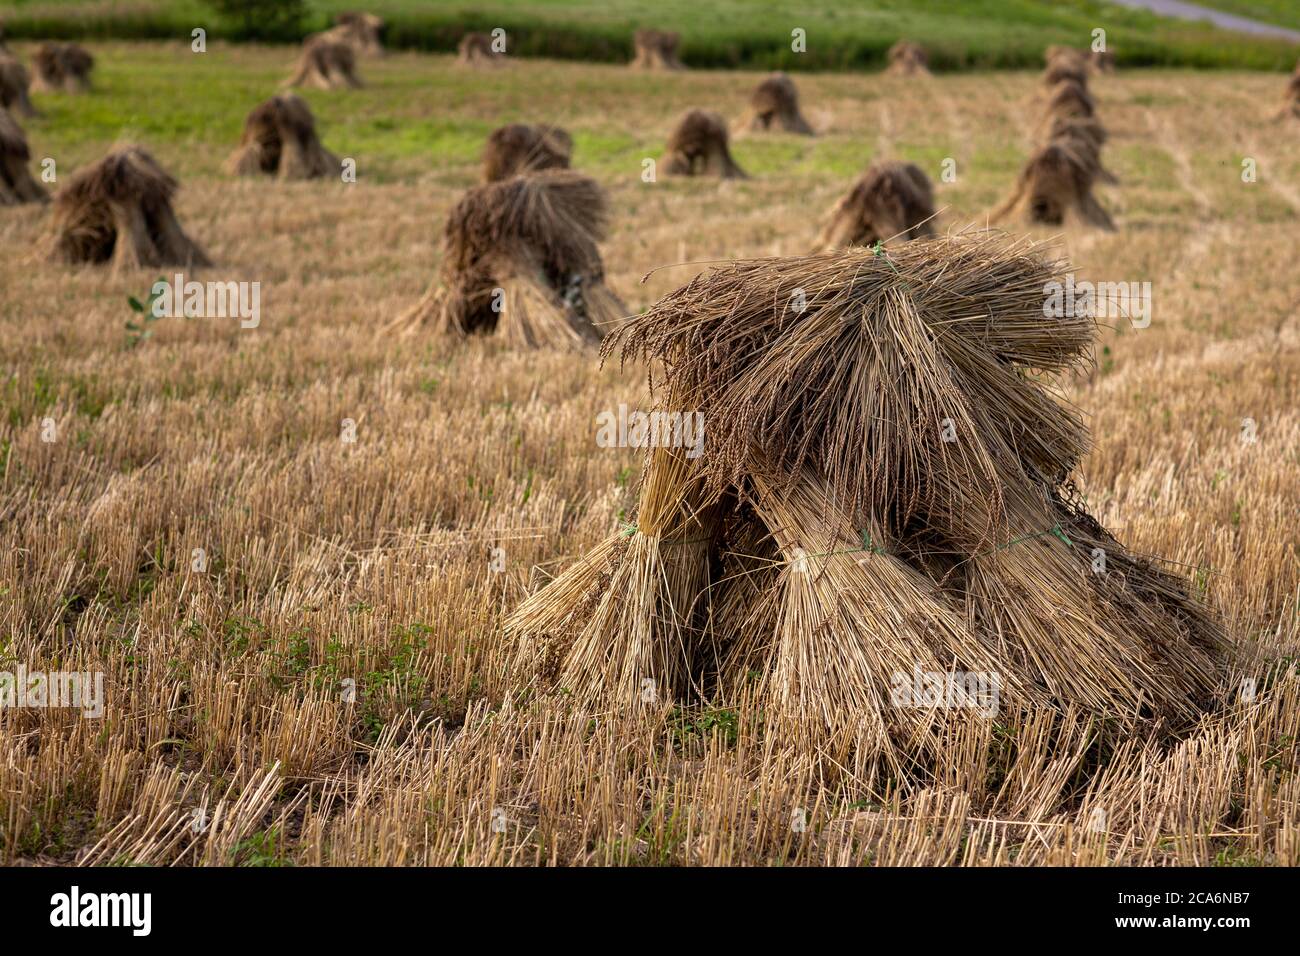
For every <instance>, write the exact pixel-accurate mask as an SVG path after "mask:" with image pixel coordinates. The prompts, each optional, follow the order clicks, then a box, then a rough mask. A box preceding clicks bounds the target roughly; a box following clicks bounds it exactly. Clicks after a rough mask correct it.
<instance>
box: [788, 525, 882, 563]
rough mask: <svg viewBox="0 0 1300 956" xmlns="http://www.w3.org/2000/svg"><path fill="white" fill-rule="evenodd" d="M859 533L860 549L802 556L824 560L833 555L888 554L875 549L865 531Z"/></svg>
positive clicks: (880, 549)
mask: <svg viewBox="0 0 1300 956" xmlns="http://www.w3.org/2000/svg"><path fill="white" fill-rule="evenodd" d="M859 533H860V534H861V535H862V547H860V548H847V549H845V550H842V551H822V552H819V553H814V554H808V555H804V557H808V558H825V557H829V556H831V555H833V554H888V553H889V552H888V551H886V550H885V549H884V548H878V547H876V545H875V543H874V542H873V541H872V540H871V535H870V534H868V533H867V532H865V531H862V532H859Z"/></svg>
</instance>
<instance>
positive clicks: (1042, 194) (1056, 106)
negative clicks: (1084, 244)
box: [991, 47, 1118, 230]
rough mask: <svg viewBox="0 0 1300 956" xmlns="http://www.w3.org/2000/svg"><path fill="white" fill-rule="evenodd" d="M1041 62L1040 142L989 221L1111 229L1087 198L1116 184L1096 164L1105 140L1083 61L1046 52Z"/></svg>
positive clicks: (1066, 51)
mask: <svg viewBox="0 0 1300 956" xmlns="http://www.w3.org/2000/svg"><path fill="white" fill-rule="evenodd" d="M1046 60H1047V69H1046V71H1045V72H1044V74H1043V80H1044V85H1045V86H1046V87H1047V88H1048V95H1047V105H1046V109H1045V111H1044V114H1043V118H1042V123H1041V126H1040V129H1045V130H1046V133H1047V136H1046V142H1044V144H1043V145H1042V146H1040V147H1039V148H1038V149H1036V150H1035V151H1034V153H1033V154H1032V155H1031V156H1030V157H1029V159H1028V161H1027V162H1026V163H1025V165H1024V168H1023V169H1022V170H1021V172H1020V175H1019V177H1017V180H1016V185H1015V188H1014V189H1013V190H1012V192H1011V195H1010V196H1009V197H1008V198H1007V199H1006V201H1005V202H1004V203H1003V204H1002V205H1001V206H1000V207H999V208H998V209H997V210H996V211H994V212H993V214H992V216H991V220H992V221H993V222H998V221H1000V220H1002V219H1004V218H1006V217H1007V216H1010V215H1013V214H1020V215H1023V216H1024V218H1026V219H1028V220H1029V221H1030V222H1032V223H1039V224H1043V225H1051V226H1060V225H1064V224H1066V223H1067V222H1071V221H1078V222H1081V223H1084V224H1087V225H1091V226H1096V227H1097V228H1099V229H1105V230H1113V229H1114V228H1115V223H1114V220H1112V219H1111V217H1110V214H1109V213H1108V212H1106V210H1105V208H1104V207H1103V206H1102V205H1101V203H1099V202H1098V201H1097V198H1096V196H1094V195H1093V187H1094V186H1096V185H1097V183H1099V182H1104V183H1112V184H1113V183H1116V182H1118V180H1117V179H1116V177H1115V176H1114V175H1113V174H1112V173H1111V172H1110V171H1109V170H1107V169H1106V168H1105V167H1104V166H1103V165H1102V162H1101V147H1102V145H1103V144H1104V143H1105V142H1106V138H1107V136H1106V129H1105V127H1104V126H1103V125H1102V123H1101V121H1100V120H1099V119H1098V118H1097V116H1096V112H1097V107H1096V102H1095V101H1094V100H1093V98H1092V94H1091V93H1090V92H1089V91H1088V60H1087V57H1086V56H1085V55H1084V54H1083V53H1082V52H1080V51H1078V50H1075V49H1072V48H1070V47H1048V49H1047V54H1046Z"/></svg>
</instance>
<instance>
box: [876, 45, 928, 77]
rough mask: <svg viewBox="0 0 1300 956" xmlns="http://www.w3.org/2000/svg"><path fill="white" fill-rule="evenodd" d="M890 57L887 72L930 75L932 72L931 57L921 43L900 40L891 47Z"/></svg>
mask: <svg viewBox="0 0 1300 956" xmlns="http://www.w3.org/2000/svg"><path fill="white" fill-rule="evenodd" d="M888 57H889V66H888V67H887V68H886V70H885V72H886V73H891V74H894V75H896V76H928V75H929V73H930V58H929V56H927V55H926V52H925V48H924V47H922V46H921V44H919V43H913V42H912V41H911V40H899V41H898V42H897V43H895V44H894V45H893V46H891V47H890V48H889V54H888Z"/></svg>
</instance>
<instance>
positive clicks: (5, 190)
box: [0, 109, 49, 206]
mask: <svg viewBox="0 0 1300 956" xmlns="http://www.w3.org/2000/svg"><path fill="white" fill-rule="evenodd" d="M31 158H32V154H31V150H30V149H28V147H27V137H26V135H25V134H24V133H23V130H22V127H21V126H19V125H18V122H17V121H16V120H15V119H14V118H13V117H12V116H10V115H9V113H8V111H7V110H2V109H0V206H17V205H19V204H20V203H27V202H48V201H49V196H48V195H46V192H45V187H44V186H42V185H41V184H40V183H39V182H37V181H36V179H34V178H33V177H32V174H31V172H30V171H29V170H28V169H27V164H28V163H29V162H30V161H31Z"/></svg>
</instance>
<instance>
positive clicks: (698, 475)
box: [506, 233, 1224, 767]
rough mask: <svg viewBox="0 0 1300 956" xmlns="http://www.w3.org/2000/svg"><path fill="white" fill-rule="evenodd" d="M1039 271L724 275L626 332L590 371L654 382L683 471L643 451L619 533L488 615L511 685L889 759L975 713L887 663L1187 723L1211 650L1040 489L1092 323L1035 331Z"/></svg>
mask: <svg viewBox="0 0 1300 956" xmlns="http://www.w3.org/2000/svg"><path fill="white" fill-rule="evenodd" d="M1043 255H1044V246H1042V245H1037V244H1034V243H1031V242H1029V241H1027V240H1019V241H1010V240H1007V239H1005V238H1002V237H1000V236H997V235H994V234H990V233H979V234H969V235H957V236H949V237H944V238H934V239H920V240H917V241H915V242H911V243H907V244H904V245H902V246H900V247H899V248H898V249H897V250H891V251H890V252H888V253H884V252H883V251H882V250H879V249H877V250H864V249H850V250H848V251H843V252H837V253H834V254H827V255H818V256H812V257H806V258H791V259H766V260H756V261H742V262H735V263H731V264H728V265H725V266H721V267H718V268H716V269H714V270H712V271H711V272H709V273H706V274H704V275H702V276H700V277H698V278H696V279H694V280H692V281H691V282H690V283H688V284H687V285H685V286H683V287H682V288H680V289H678V290H677V291H675V292H673V293H670V294H669V295H667V296H665V297H664V298H663V299H661V300H660V301H659V302H658V303H657V304H656V305H655V306H654V307H653V308H651V309H650V310H649V311H648V312H646V313H645V314H643V315H640V316H637V317H634V318H632V319H630V320H629V321H628V323H627V324H626V325H624V326H623V327H622V328H620V329H619V330H618V331H616V332H615V333H614V334H613V335H612V336H611V337H610V338H607V339H606V342H605V346H604V352H605V355H606V356H607V357H608V356H618V357H620V358H621V360H623V361H629V360H648V361H652V362H654V363H657V364H658V365H659V366H661V367H662V382H661V383H660V385H659V388H658V391H659V394H660V396H661V399H660V405H659V408H660V409H661V410H665V411H671V410H677V411H683V412H685V411H699V412H701V413H702V414H703V417H704V421H705V424H706V426H707V429H708V431H707V444H706V449H705V454H704V456H702V457H700V458H698V459H694V460H688V459H686V458H685V457H683V456H682V454H681V453H680V452H677V451H673V450H669V449H664V448H656V449H653V450H651V451H650V452H649V453H648V455H647V465H646V471H645V474H644V475H643V478H642V490H641V497H640V503H639V506H638V509H637V512H636V515H635V517H634V519H633V522H632V523H631V525H630V526H628V527H626V528H623V529H620V530H619V531H617V532H615V533H614V534H612V535H611V536H610V537H609V538H608V539H607V540H606V541H605V542H603V543H602V544H601V545H600V546H599V547H598V548H597V549H596V550H595V551H594V552H593V553H592V554H590V555H588V556H586V557H585V558H582V559H580V560H579V561H578V562H577V563H576V564H575V565H574V566H573V567H571V568H570V569H569V570H567V571H565V572H564V573H563V574H561V575H560V576H559V577H558V578H556V579H555V580H554V581H553V582H551V583H550V584H549V585H547V586H546V587H543V588H542V589H541V590H539V591H537V592H536V593H534V594H533V595H532V596H531V597H530V598H528V599H527V600H525V601H524V602H523V604H522V605H521V606H520V607H519V608H518V609H517V610H516V611H515V613H514V614H513V615H512V616H511V618H510V619H509V620H508V622H507V625H506V628H507V632H508V633H509V634H510V635H511V636H512V638H513V640H514V641H515V647H516V658H515V660H516V665H517V666H518V667H520V668H521V669H522V670H523V671H525V672H526V673H530V674H532V675H533V676H534V677H536V678H537V679H538V680H539V686H541V687H550V688H560V689H562V690H563V691H564V692H566V693H571V694H573V695H575V696H577V697H578V698H579V699H582V700H584V701H588V702H592V701H600V702H603V703H604V704H606V705H608V706H611V707H614V708H616V709H619V708H625V707H637V706H642V705H643V703H644V702H645V701H646V700H647V698H649V699H653V700H661V699H662V695H667V694H670V695H673V696H674V697H675V698H680V697H682V696H688V695H690V694H695V693H704V694H716V695H719V697H720V698H723V699H731V700H736V699H746V700H752V701H754V702H755V703H756V704H757V705H758V706H759V707H761V708H762V709H763V712H764V715H765V719H766V720H767V722H768V726H769V728H771V729H773V730H775V729H777V728H785V731H788V732H789V733H791V734H795V735H799V736H801V737H807V736H808V735H813V736H817V735H823V736H824V735H826V734H830V735H831V736H833V737H836V738H838V739H839V740H841V741H845V740H852V741H854V742H855V745H856V746H859V747H863V748H866V749H867V750H868V751H872V752H876V753H878V754H880V755H883V756H884V757H886V758H887V759H888V760H889V761H890V762H892V763H893V764H895V765H896V766H899V767H902V766H905V765H907V764H909V763H911V762H913V761H915V760H917V759H922V758H925V757H926V755H930V756H933V755H935V754H937V753H938V751H939V749H940V747H941V746H942V743H943V741H944V740H945V739H948V738H949V737H950V736H951V734H952V733H954V732H955V728H956V727H958V726H960V725H962V724H967V723H970V722H972V721H976V720H985V719H987V717H988V712H987V706H988V704H989V702H988V701H979V704H980V706H978V707H977V706H973V704H974V703H975V701H974V700H973V699H971V698H966V699H965V701H964V703H962V702H959V703H958V704H957V705H956V706H954V707H950V708H944V707H935V706H931V705H926V706H917V707H911V706H908V705H907V702H906V701H902V702H900V701H899V700H898V698H897V697H896V696H895V694H896V691H897V685H898V683H899V680H900V678H910V675H912V674H914V673H935V674H954V673H956V674H975V675H986V676H987V677H988V679H989V680H990V681H992V682H993V685H994V688H995V693H996V700H995V701H994V705H995V708H996V707H1002V708H1005V709H1006V711H1007V712H1014V713H1017V714H1025V713H1029V712H1052V713H1060V714H1064V713H1070V714H1073V715H1075V716H1079V715H1084V716H1091V717H1092V718H1094V719H1099V720H1104V721H1105V724H1104V726H1106V727H1109V728H1112V729H1119V728H1123V729H1124V730H1126V731H1133V730H1136V729H1144V730H1146V731H1150V732H1168V731H1170V730H1171V729H1174V728H1179V729H1181V728H1184V727H1186V726H1188V725H1189V724H1191V723H1192V722H1194V721H1195V720H1196V719H1197V717H1198V716H1199V715H1200V713H1201V712H1202V710H1203V709H1204V708H1205V707H1206V706H1207V701H1208V700H1210V698H1211V697H1212V695H1213V693H1214V691H1215V689H1216V687H1217V686H1218V685H1219V682H1220V680H1221V677H1222V668H1221V664H1220V652H1221V650H1222V646H1223V641H1224V638H1223V635H1222V633H1221V630H1220V628H1219V626H1218V625H1217V623H1216V622H1214V621H1213V620H1212V619H1211V618H1210V617H1209V616H1208V615H1207V614H1206V612H1205V611H1204V610H1203V609H1202V608H1201V607H1200V606H1199V605H1198V604H1197V603H1196V602H1195V601H1194V600H1192V599H1191V598H1190V597H1189V596H1188V594H1187V592H1186V589H1185V588H1184V587H1183V585H1182V583H1181V582H1180V581H1179V580H1178V579H1176V578H1174V577H1173V576H1171V575H1169V574H1167V573H1165V572H1164V571H1162V570H1161V569H1160V568H1158V567H1157V566H1156V565H1155V564H1153V563H1151V562H1149V561H1146V560H1144V559H1142V558H1139V557H1138V556H1135V555H1133V554H1130V553H1129V552H1127V551H1126V550H1125V549H1124V547H1123V546H1122V545H1121V544H1119V542H1117V541H1115V540H1114V539H1113V538H1112V537H1110V536H1109V535H1108V534H1107V533H1106V532H1105V530H1104V529H1102V528H1101V527H1100V525H1098V524H1097V523H1096V522H1095V521H1094V520H1093V519H1092V518H1091V517H1090V516H1088V515H1087V514H1086V512H1085V511H1083V510H1082V508H1081V507H1080V505H1079V503H1078V502H1077V501H1075V500H1074V498H1073V496H1072V495H1071V494H1070V492H1069V487H1070V486H1069V484H1068V479H1069V476H1070V474H1071V472H1072V471H1073V469H1074V468H1075V467H1076V466H1077V464H1078V462H1079V461H1080V460H1081V458H1082V456H1083V455H1084V454H1085V453H1086V451H1087V448H1088V435H1087V431H1086V429H1085V428H1084V426H1083V423H1082V421H1081V418H1080V416H1079V414H1078V413H1077V412H1076V411H1075V410H1073V409H1072V408H1070V407H1068V406H1066V405H1063V404H1061V403H1060V402H1059V401H1057V400H1056V399H1055V398H1054V397H1053V395H1052V394H1051V392H1050V391H1049V390H1048V387H1047V385H1046V384H1044V378H1043V376H1044V375H1047V374H1050V373H1059V372H1062V371H1065V370H1068V369H1071V368H1074V367H1077V366H1081V365H1084V364H1086V363H1087V362H1088V360H1089V355H1088V351H1089V349H1090V347H1091V343H1092V341H1093V336H1094V333H1095V325H1094V323H1093V321H1092V319H1090V318H1088V317H1086V316H1066V317H1064V318H1060V319H1056V318H1046V317H1045V316H1044V314H1043V301H1044V295H1045V286H1046V284H1047V283H1049V282H1051V281H1054V280H1058V279H1059V278H1060V277H1061V275H1062V273H1063V270H1064V269H1065V264H1064V263H1061V262H1052V261H1046V260H1045V259H1044V258H1043ZM1098 553H1101V554H1103V555H1104V559H1105V567H1104V569H1103V570H1102V571H1097V570H1096V568H1097V554H1098ZM966 704H971V705H972V706H966Z"/></svg>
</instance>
